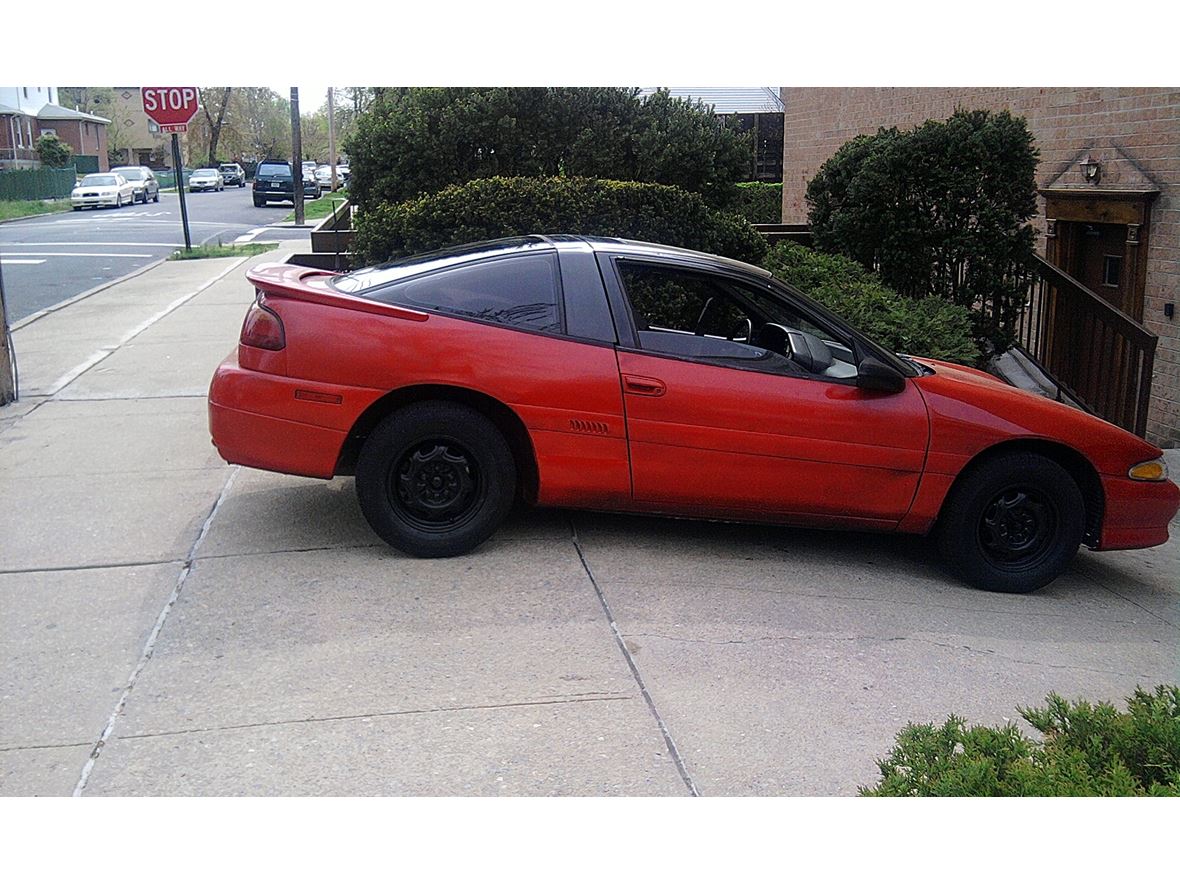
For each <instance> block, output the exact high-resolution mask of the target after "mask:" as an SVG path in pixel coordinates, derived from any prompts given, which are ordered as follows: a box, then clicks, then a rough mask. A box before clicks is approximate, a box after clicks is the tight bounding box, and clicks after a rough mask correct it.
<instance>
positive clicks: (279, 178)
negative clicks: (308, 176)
mask: <svg viewBox="0 0 1180 885" xmlns="http://www.w3.org/2000/svg"><path fill="white" fill-rule="evenodd" d="M319 195H320V193H319V187H318V186H316V185H315V181H314V178H313V180H312V183H311V184H308V183H307V182H306V181H304V185H303V198H304V199H305V200H314V199H316V198H317V197H319ZM272 202H286V203H294V202H295V183H294V178H293V176H292V175H291V164H290V163H289V162H288V161H287V160H263V161H262V162H261V163H259V164H258V170H257V171H256V172H255V173H254V205H255V206H265V205H267V204H268V203H272Z"/></svg>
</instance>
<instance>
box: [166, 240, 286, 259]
mask: <svg viewBox="0 0 1180 885" xmlns="http://www.w3.org/2000/svg"><path fill="white" fill-rule="evenodd" d="M277 245H278V243H239V244H236V245H235V244H233V243H226V244H225V245H224V246H223V245H221V244H220V243H212V244H206V245H204V246H193V250H192V251H191V252H185V251H184V250H183V249H181V250H179V251H177V252H173V253H172V254H171V255H169V256H168V260H169V261H188V260H191V259H194V258H234V257H237V256H240V255H261V254H262V253H263V252H269V251H270V250H271V249H273V248H274V247H275V246H277Z"/></svg>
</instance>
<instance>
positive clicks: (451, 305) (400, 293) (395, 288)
mask: <svg viewBox="0 0 1180 885" xmlns="http://www.w3.org/2000/svg"><path fill="white" fill-rule="evenodd" d="M363 294H364V297H366V298H372V299H373V300H374V301H384V302H386V303H389V304H401V305H405V306H406V307H416V308H425V309H427V310H437V311H440V312H442V313H449V314H456V315H458V316H464V317H471V318H472V319H477V320H484V321H486V322H491V323H501V324H503V325H505V326H517V327H520V328H524V329H535V330H537V331H542V332H560V331H562V328H561V314H560V312H559V310H558V306H557V305H558V275H557V262H556V261H555V260H554V256H553V255H552V254H549V255H522V256H520V257H516V258H502V259H500V260H497V261H483V262H479V263H478V264H468V265H463V266H460V267H456V268H452V269H450V270H443V271H439V272H438V273H433V274H429V275H427V276H424V277H418V278H416V279H411V280H407V281H405V282H403V283H395V284H393V285H391V286H386V287H383V288H381V289H376V290H373V291H371V292H365V293H363Z"/></svg>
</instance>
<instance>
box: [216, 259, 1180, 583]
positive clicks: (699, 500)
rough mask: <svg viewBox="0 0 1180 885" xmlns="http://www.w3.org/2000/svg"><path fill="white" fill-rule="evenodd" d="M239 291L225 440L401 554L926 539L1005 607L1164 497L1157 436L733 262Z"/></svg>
mask: <svg viewBox="0 0 1180 885" xmlns="http://www.w3.org/2000/svg"><path fill="white" fill-rule="evenodd" d="M247 278H248V279H249V280H250V282H251V283H252V284H253V285H254V286H255V288H256V291H257V299H256V301H255V303H254V304H253V305H252V306H251V307H250V309H249V311H248V312H247V314H246V318H245V322H244V324H243V326H242V331H241V336H240V341H239V344H238V347H237V350H236V352H234V353H233V354H231V355H230V356H229V357H228V358H227V359H226V360H225V362H223V363H222V364H221V366H220V367H219V368H218V369H217V371H216V373H215V374H214V377H213V381H212V384H211V387H210V390H209V424H210V429H211V431H212V436H213V441H214V444H215V445H216V447H217V449H218V451H219V452H220V453H221V455H222V457H224V458H225V459H226V460H227V461H229V462H231V463H234V464H244V465H247V466H250V467H257V468H260V469H263V470H273V471H278V472H281V473H291V474H297V475H302V476H313V477H321V478H325V479H327V478H330V477H333V476H337V475H345V474H355V477H356V490H357V496H358V498H359V501H360V506H361V510H362V511H363V513H364V515H365V517H366V519H367V520H368V522H369V524H370V525H371V526H372V528H373V530H374V531H375V532H376V533H377V534H378V535H379V536H380V537H382V538H383V539H384V540H385V541H386V542H388V543H389V544H390V545H392V546H394V547H396V548H398V549H400V550H403V551H406V552H409V553H411V554H414V555H418V556H428V557H433V556H453V555H457V554H462V553H465V552H467V551H470V550H472V549H473V548H475V547H477V546H478V545H479V544H481V543H482V542H483V541H484V540H486V539H487V538H488V537H489V536H490V535H491V534H492V533H493V532H494V531H495V530H496V528H497V526H499V525H500V523H501V522H502V521H503V519H504V518H505V516H506V515H507V514H508V512H509V510H510V508H511V507H512V505H513V502H514V501H516V500H518V499H523V500H524V501H526V502H529V503H533V504H539V505H543V506H548V507H577V508H592V509H596V510H615V511H629V512H636V513H651V514H671V515H676V516H691V517H703V518H708V519H728V520H738V521H752V522H772V523H784V524H792V525H801V526H810V527H820V528H836V527H844V528H852V529H860V530H879V531H896V532H906V533H914V534H919V535H924V534H928V533H932V534H933V535H934V536H935V538H936V539H937V544H938V547H939V549H940V551H941V552H942V554H943V556H944V558H945V559H946V561H947V563H948V565H949V567H950V568H951V569H952V570H954V571H955V572H956V573H957V574H958V575H960V576H961V577H962V578H963V579H965V580H966V581H968V582H970V583H972V584H975V585H977V586H979V587H982V588H986V589H989V590H1000V591H1008V592H1017V593H1023V592H1029V591H1031V590H1034V589H1036V588H1038V587H1041V586H1043V585H1044V584H1046V583H1048V582H1049V581H1052V580H1053V579H1054V578H1056V577H1057V576H1058V575H1060V574H1061V573H1062V572H1063V571H1064V570H1065V569H1066V568H1067V567H1068V565H1069V563H1070V562H1071V561H1072V559H1073V557H1074V555H1075V553H1076V552H1077V550H1078V547H1079V545H1080V544H1082V543H1085V544H1086V545H1087V546H1089V547H1092V548H1094V549H1096V550H1119V549H1128V548H1139V547H1152V546H1155V545H1158V544H1162V543H1164V542H1165V541H1166V540H1167V538H1168V523H1169V520H1171V519H1172V517H1173V516H1174V515H1175V514H1176V512H1177V508H1178V507H1180V489H1177V487H1176V486H1175V484H1173V483H1172V482H1170V481H1169V480H1168V477H1167V467H1166V464H1165V462H1164V461H1163V460H1162V454H1163V453H1162V452H1161V450H1160V449H1159V448H1157V447H1156V446H1154V445H1151V444H1150V443H1147V442H1145V441H1144V440H1142V439H1140V438H1138V437H1136V436H1134V435H1132V434H1130V433H1128V432H1127V431H1125V430H1122V429H1120V428H1118V427H1115V426H1114V425H1111V424H1108V423H1106V422H1104V421H1102V420H1100V419H1098V418H1095V417H1093V416H1091V415H1088V414H1086V413H1084V412H1082V411H1079V410H1076V409H1073V408H1071V407H1069V406H1066V405H1063V404H1062V403H1058V402H1054V401H1052V400H1049V399H1045V398H1042V397H1038V396H1035V395H1033V394H1031V393H1026V392H1024V391H1020V390H1017V389H1016V388H1013V387H1009V386H1007V385H1005V384H1004V383H1002V382H1001V381H999V380H998V379H996V378H993V377H992V376H990V375H987V374H985V373H983V372H980V371H977V370H975V369H969V368H964V367H963V366H958V365H953V364H950V363H946V362H940V361H937V360H931V359H923V358H920V357H910V356H903V355H898V354H894V353H890V352H889V351H888V350H886V349H885V348H883V347H881V346H879V345H877V344H876V343H874V342H873V341H871V340H869V339H868V338H867V337H865V336H864V335H862V334H861V333H859V332H857V331H856V330H855V329H853V328H852V327H850V326H849V325H848V324H847V323H845V322H844V321H843V320H841V319H840V318H839V317H837V316H835V315H834V314H832V313H830V312H829V311H827V310H826V309H824V308H823V307H821V306H820V305H818V304H817V303H815V302H814V301H812V300H811V299H809V298H808V297H807V296H806V295H804V294H803V293H802V292H800V291H799V290H798V289H796V288H794V287H793V286H790V285H787V284H786V283H783V282H782V281H780V280H777V279H775V278H774V277H773V276H771V275H770V274H769V273H768V272H767V271H765V270H763V269H761V268H758V267H754V266H751V265H747V264H743V263H741V262H737V261H733V260H730V259H726V258H719V257H717V256H712V255H705V254H702V253H699V252H691V251H688V250H684V249H676V248H672V247H668V246H660V245H654V244H650V243H636V242H631V241H626V240H617V239H607V238H589V237H576V236H528V237H517V238H511V239H505V240H498V241H493V242H487V243H477V244H473V245H469V246H462V247H457V248H452V249H446V250H442V251H439V252H433V253H429V254H425V255H418V256H414V257H412V258H406V259H402V260H398V261H393V262H390V263H387V264H382V265H378V266H375V267H368V268H363V269H361V270H357V271H354V272H353V273H349V274H343V275H336V274H332V273H330V272H327V271H318V270H311V269H308V268H305V267H296V266H291V265H280V264H270V265H260V266H258V267H256V268H254V269H253V270H251V271H249V272H248V273H247Z"/></svg>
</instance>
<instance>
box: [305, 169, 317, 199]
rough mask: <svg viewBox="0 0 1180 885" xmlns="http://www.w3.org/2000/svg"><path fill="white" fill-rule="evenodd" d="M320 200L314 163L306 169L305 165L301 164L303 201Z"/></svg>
mask: <svg viewBox="0 0 1180 885" xmlns="http://www.w3.org/2000/svg"><path fill="white" fill-rule="evenodd" d="M319 198H320V183H319V182H318V181H316V177H315V163H312V164H311V167H310V168H309V167H308V164H307V163H304V164H303V199H305V200H318V199H319Z"/></svg>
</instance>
